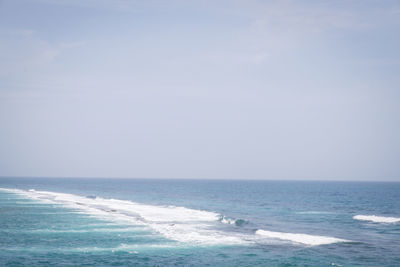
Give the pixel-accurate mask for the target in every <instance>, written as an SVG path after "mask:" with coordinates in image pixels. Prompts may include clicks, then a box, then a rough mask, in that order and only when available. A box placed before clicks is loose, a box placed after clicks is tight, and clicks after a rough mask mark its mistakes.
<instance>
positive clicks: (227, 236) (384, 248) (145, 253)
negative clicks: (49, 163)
mask: <svg viewBox="0 0 400 267" xmlns="http://www.w3.org/2000/svg"><path fill="white" fill-rule="evenodd" d="M0 188H1V189H0V265H1V266H3V265H5V266H77V265H80V266H124V265H126V266H400V183H378V182H364V183H363V182H305V181H301V182H300V181H285V182H279V181H238V180H232V181H222V180H163V179H94V178H92V179H77V178H71V179H58V178H57V179H55V178H53V179H51V178H1V179H0Z"/></svg>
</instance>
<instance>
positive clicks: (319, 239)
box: [256, 229, 348, 246]
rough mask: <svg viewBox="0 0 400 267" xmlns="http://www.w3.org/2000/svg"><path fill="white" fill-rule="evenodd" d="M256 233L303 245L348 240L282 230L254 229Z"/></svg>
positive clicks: (326, 243)
mask: <svg viewBox="0 0 400 267" xmlns="http://www.w3.org/2000/svg"><path fill="white" fill-rule="evenodd" d="M256 234H258V235H261V236H265V237H269V238H275V239H280V240H285V241H291V242H294V243H300V244H304V245H310V246H318V245H328V244H333V243H338V242H348V240H345V239H340V238H336V237H330V236H320V235H308V234H293V233H283V232H272V231H266V230H262V229H259V230H257V231H256Z"/></svg>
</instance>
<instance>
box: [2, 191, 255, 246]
mask: <svg viewBox="0 0 400 267" xmlns="http://www.w3.org/2000/svg"><path fill="white" fill-rule="evenodd" d="M5 191H9V192H13V193H17V194H20V195H23V196H26V197H29V198H31V199H36V200H40V201H45V202H47V203H55V204H61V205H63V206H66V207H68V208H73V209H75V210H78V211H83V212H85V213H89V214H91V215H93V216H96V217H98V218H102V219H106V220H112V221H118V222H121V221H122V222H125V223H126V222H128V223H133V224H137V225H145V226H148V227H150V228H151V229H153V230H155V231H157V232H158V233H160V234H162V235H163V236H165V237H166V238H168V239H171V240H175V241H179V242H188V243H195V244H215V245H218V244H223V245H226V244H247V243H249V242H248V241H247V240H245V239H244V238H243V237H242V236H241V235H240V234H238V233H229V234H228V233H227V232H225V231H221V230H216V229H215V228H216V227H213V226H215V225H216V224H218V223H220V218H221V215H220V214H218V213H215V212H210V211H204V210H195V209H189V208H185V207H177V206H155V205H146V204H140V203H135V202H132V201H126V200H117V199H104V198H100V197H97V198H95V199H93V198H87V197H82V196H77V195H72V194H65V193H56V192H48V191H37V190H36V191H35V190H29V191H25V190H18V189H6V190H5Z"/></svg>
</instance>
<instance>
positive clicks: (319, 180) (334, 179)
mask: <svg viewBox="0 0 400 267" xmlns="http://www.w3.org/2000/svg"><path fill="white" fill-rule="evenodd" d="M4 178H11V179H12V178H16V179H21V178H28V179H35V178H45V179H126V180H129V179H131V180H213V181H274V182H387V183H391V182H394V183H398V182H400V181H399V180H371V179H368V180H361V179H353V178H350V179H347V180H342V179H337V178H332V179H331V178H327V179H295V178H283V179H277V178H249V179H246V178H200V177H197V178H183V177H105V176H102V177H96V176H3V175H0V179H4Z"/></svg>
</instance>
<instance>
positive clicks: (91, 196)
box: [86, 195, 97, 199]
mask: <svg viewBox="0 0 400 267" xmlns="http://www.w3.org/2000/svg"><path fill="white" fill-rule="evenodd" d="M86 197H87V198H91V199H96V198H97V197H96V196H93V195H89V196H86Z"/></svg>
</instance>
